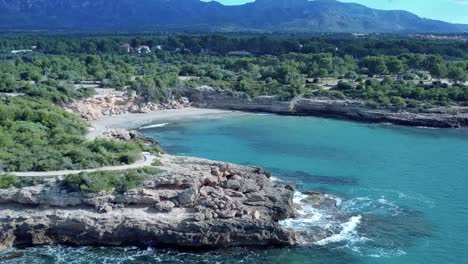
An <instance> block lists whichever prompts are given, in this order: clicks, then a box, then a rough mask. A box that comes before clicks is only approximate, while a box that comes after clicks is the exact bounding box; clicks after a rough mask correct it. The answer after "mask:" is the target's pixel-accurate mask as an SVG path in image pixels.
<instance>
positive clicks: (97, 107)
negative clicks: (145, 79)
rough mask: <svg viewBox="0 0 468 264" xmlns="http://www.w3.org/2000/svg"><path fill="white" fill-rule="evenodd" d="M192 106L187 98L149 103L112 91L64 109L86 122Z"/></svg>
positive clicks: (133, 96)
mask: <svg viewBox="0 0 468 264" xmlns="http://www.w3.org/2000/svg"><path fill="white" fill-rule="evenodd" d="M188 106H190V103H189V101H188V99H187V98H180V99H175V98H171V99H170V100H168V101H167V102H166V103H160V104H157V103H153V102H148V101H147V100H145V99H144V98H143V97H141V96H137V95H136V94H135V93H126V92H120V91H112V92H107V93H104V94H98V95H95V96H93V97H91V98H86V99H83V100H78V101H75V102H73V103H71V104H68V105H65V106H64V109H65V110H66V111H68V112H71V113H75V114H77V115H79V116H81V117H82V118H84V119H86V120H88V121H89V120H96V119H99V118H101V117H103V116H109V115H121V114H125V113H148V112H151V111H157V110H166V109H180V108H184V107H188Z"/></svg>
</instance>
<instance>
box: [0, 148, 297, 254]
mask: <svg viewBox="0 0 468 264" xmlns="http://www.w3.org/2000/svg"><path fill="white" fill-rule="evenodd" d="M161 162H162V164H163V165H162V166H160V167H159V168H160V172H159V173H157V175H154V176H152V177H151V178H149V179H148V180H146V181H145V182H144V187H143V188H139V189H134V190H131V191H128V192H126V193H123V194H116V193H110V192H107V193H99V194H89V193H81V192H74V191H70V190H67V189H64V187H63V185H62V184H61V183H60V180H51V181H50V182H49V183H47V184H43V185H37V186H33V187H25V188H21V189H17V188H10V189H6V190H1V189H0V250H2V249H5V248H8V247H11V246H20V245H46V244H68V245H76V246H82V245H93V246H125V245H137V246H155V247H202V248H212V247H214V248H215V247H227V246H266V245H269V246H271V245H279V246H287V245H294V244H295V243H296V234H295V233H294V232H292V231H290V230H288V229H285V228H284V227H282V226H281V225H279V224H278V221H280V220H283V219H286V218H290V217H293V216H294V210H293V204H292V203H293V202H292V199H293V190H292V188H291V187H288V186H283V185H276V184H275V183H273V182H272V181H271V180H270V178H269V177H270V175H269V173H267V172H265V171H263V170H262V169H260V168H256V167H245V166H238V165H234V164H227V163H222V162H214V161H209V160H203V159H196V158H187V157H174V156H169V155H164V156H162V157H161Z"/></svg>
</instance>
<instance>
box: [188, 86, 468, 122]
mask: <svg viewBox="0 0 468 264" xmlns="http://www.w3.org/2000/svg"><path fill="white" fill-rule="evenodd" d="M180 92H181V93H183V94H184V95H185V96H187V97H188V98H191V99H192V105H193V106H196V107H200V108H203V109H224V110H237V111H246V112H267V113H274V114H279V115H291V116H315V117H327V118H336V119H343V120H352V121H358V122H366V123H392V124H395V125H403V126H414V127H434V128H462V127H468V107H443V108H433V109H425V110H420V111H416V110H392V109H385V108H371V107H368V106H367V105H366V102H364V101H361V100H338V99H326V98H313V99H308V98H303V97H301V96H298V97H296V98H294V99H292V100H291V101H283V100H279V99H278V98H276V97H274V96H258V97H253V98H251V97H249V96H248V95H246V94H243V93H235V94H232V93H228V92H225V91H217V90H214V89H212V90H209V89H208V90H207V89H196V88H195V89H191V88H185V89H181V90H180Z"/></svg>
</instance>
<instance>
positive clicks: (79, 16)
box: [0, 0, 468, 33]
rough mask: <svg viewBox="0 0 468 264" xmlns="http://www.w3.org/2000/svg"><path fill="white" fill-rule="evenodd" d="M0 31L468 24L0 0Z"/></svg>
mask: <svg viewBox="0 0 468 264" xmlns="http://www.w3.org/2000/svg"><path fill="white" fill-rule="evenodd" d="M0 30H3V31H6V30H72V31H121V32H134V31H199V32H213V31H214V32H242V31H244V32H247V31H248V32H304V33H305V32H361V33H370V32H382V33H414V32H425V33H430V32H468V25H460V24H450V23H447V22H443V21H437V20H431V19H425V18H420V17H418V16H416V15H414V14H412V13H410V12H407V11H383V10H376V9H371V8H368V7H366V6H363V5H360V4H354V3H342V2H339V1H335V0H315V1H312V0H257V1H255V2H253V3H248V4H243V5H237V6H225V5H222V4H220V3H218V2H214V1H213V2H202V1H200V0H0Z"/></svg>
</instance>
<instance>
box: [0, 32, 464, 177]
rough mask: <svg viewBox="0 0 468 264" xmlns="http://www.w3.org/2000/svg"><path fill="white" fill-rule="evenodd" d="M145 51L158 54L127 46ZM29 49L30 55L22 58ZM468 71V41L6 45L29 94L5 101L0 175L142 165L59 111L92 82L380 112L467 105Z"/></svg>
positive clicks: (2, 70)
mask: <svg viewBox="0 0 468 264" xmlns="http://www.w3.org/2000/svg"><path fill="white" fill-rule="evenodd" d="M123 44H127V46H122V45H123ZM140 45H147V46H149V47H150V48H151V49H152V51H151V52H149V53H146V52H140V53H137V52H128V51H129V50H128V48H124V47H128V46H131V47H132V49H137V48H138V47H140ZM18 49H27V50H28V51H24V52H17V53H15V52H12V51H13V50H18ZM467 72H468V42H467V41H448V40H421V39H413V38H409V37H403V36H399V37H398V36H391V35H390V36H368V37H361V38H356V37H352V36H348V35H330V36H308V37H307V36H277V37H273V36H267V35H264V36H235V35H231V36H228V35H226V36H224V35H200V36H198V35H177V36H150V35H142V36H140V37H131V36H81V35H80V36H73V35H70V36H27V35H10V36H6V35H5V36H3V37H1V38H0V92H2V93H21V94H24V96H20V97H11V96H2V95H0V160H1V161H2V164H0V165H1V168H3V169H4V170H6V171H27V170H37V171H41V170H56V169H78V168H92V167H98V166H102V165H108V164H121V163H131V162H133V161H134V160H135V159H136V158H137V157H138V155H139V153H140V152H141V150H142V149H143V148H144V146H142V145H141V144H131V143H126V144H122V143H117V142H112V141H105V140H95V141H86V140H85V139H84V137H83V135H84V133H85V124H84V123H83V122H82V121H81V120H79V119H78V118H77V117H76V116H74V115H71V114H67V113H65V112H63V111H62V110H61V109H60V108H59V107H57V106H54V104H55V105H62V104H66V103H68V102H71V101H72V100H76V99H80V98H85V97H89V96H91V95H93V94H94V92H95V91H94V89H92V88H81V87H80V85H79V84H80V83H82V82H83V81H95V82H97V83H99V84H100V86H101V87H111V88H116V89H120V90H125V89H128V90H133V91H135V92H136V93H137V94H138V95H141V96H144V97H145V98H146V99H147V100H149V101H155V102H162V101H165V100H167V99H168V98H169V97H171V96H178V94H177V93H176V92H175V89H173V88H174V87H181V86H182V87H197V86H201V85H210V86H212V87H215V88H219V89H223V90H227V91H232V92H243V93H245V94H248V95H249V96H259V95H277V96H278V97H279V98H281V99H285V100H289V99H292V98H293V97H295V96H298V95H303V96H306V97H310V98H335V99H359V100H365V101H367V104H368V105H369V106H370V107H389V108H393V109H403V108H412V109H422V108H428V107H434V106H447V105H468V87H467V86H466V85H465V82H466V81H467V78H468V75H467ZM184 77H185V78H184ZM328 82H330V83H333V84H332V85H328V84H327V83H328ZM327 85H328V86H327Z"/></svg>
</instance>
